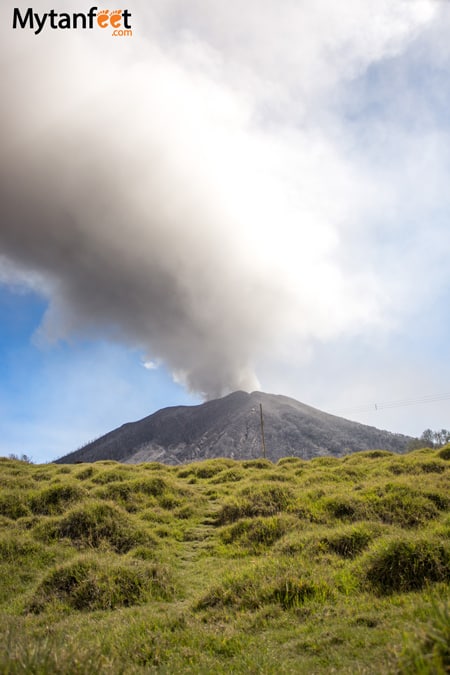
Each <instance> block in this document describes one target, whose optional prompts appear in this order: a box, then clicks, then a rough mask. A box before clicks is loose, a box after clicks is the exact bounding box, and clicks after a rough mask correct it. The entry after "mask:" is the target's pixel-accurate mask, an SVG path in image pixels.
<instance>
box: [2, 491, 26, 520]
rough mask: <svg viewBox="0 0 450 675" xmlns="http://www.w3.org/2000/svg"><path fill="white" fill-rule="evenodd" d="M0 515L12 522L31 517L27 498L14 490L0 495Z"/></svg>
mask: <svg viewBox="0 0 450 675" xmlns="http://www.w3.org/2000/svg"><path fill="white" fill-rule="evenodd" d="M0 515H1V516H6V518H11V519H12V520H17V518H22V517H23V516H28V515H30V509H29V506H28V504H27V502H26V498H25V496H24V495H23V494H20V493H18V492H15V491H12V490H11V491H5V492H3V493H2V494H1V493H0Z"/></svg>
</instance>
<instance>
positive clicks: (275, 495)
mask: <svg viewBox="0 0 450 675" xmlns="http://www.w3.org/2000/svg"><path fill="white" fill-rule="evenodd" d="M293 502H294V493H293V492H292V490H291V489H290V488H289V487H287V486H285V485H276V484H270V485H267V484H265V483H262V484H261V485H254V486H252V487H247V488H245V489H243V490H242V491H241V492H240V493H239V494H238V496H237V497H234V498H231V499H230V500H229V501H227V502H225V503H224V504H223V506H222V508H221V510H220V511H219V513H218V515H217V523H218V524H220V525H225V524H227V523H233V522H235V521H236V520H239V518H246V517H250V518H251V517H255V516H273V515H276V514H277V513H280V512H282V511H287V510H288V508H289V506H291V505H292V504H293Z"/></svg>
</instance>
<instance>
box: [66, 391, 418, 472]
mask: <svg viewBox="0 0 450 675" xmlns="http://www.w3.org/2000/svg"><path fill="white" fill-rule="evenodd" d="M260 403H261V404H262V406H263V413H264V431H265V438H266V448H267V457H268V458H269V459H271V460H273V461H276V460H278V459H279V458H280V457H286V456H289V455H294V456H296V457H303V458H306V459H309V458H312V457H316V456H318V455H335V456H339V455H344V454H347V453H349V452H355V451H358V450H369V449H374V448H383V449H385V450H393V451H396V452H402V451H403V450H405V447H406V445H407V443H408V441H409V440H410V439H409V437H407V436H402V435H400V434H391V433H389V432H388V431H380V430H379V429H376V428H375V427H367V426H365V425H363V424H357V423H355V422H350V421H348V420H345V419H342V418H341V417H335V416H334V415H329V414H327V413H324V412H321V411H320V410H317V409H315V408H311V407H310V406H307V405H304V404H303V403H299V401H296V400H295V399H292V398H288V397H286V396H275V395H272V394H263V393H261V392H258V391H255V392H253V393H252V394H247V393H245V392H243V391H236V392H234V393H233V394H230V395H229V396H225V397H224V398H220V399H216V400H214V401H208V402H207V403H203V404H202V405H197V406H178V407H173V408H163V409H162V410H159V411H158V412H156V413H154V414H153V415H150V416H149V417H145V418H144V419H142V420H140V421H139V422H131V423H128V424H124V425H123V426H121V427H119V428H118V429H115V430H114V431H111V432H110V433H108V434H106V435H105V436H102V437H101V438H98V439H97V440H96V441H93V442H92V443H89V444H88V445H86V446H85V447H84V448H81V450H77V451H75V452H72V453H70V454H69V455H66V456H65V457H62V458H61V459H59V460H58V462H59V463H74V462H95V461H98V460H102V459H114V460H117V461H119V462H128V463H132V464H135V463H138V462H151V461H158V462H164V463H166V464H180V463H184V462H190V461H194V460H200V459H208V458H212V457H233V458H235V459H249V458H255V457H261V456H262V443H261V426H260V413H259V410H260V408H259V405H260Z"/></svg>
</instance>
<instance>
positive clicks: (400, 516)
mask: <svg viewBox="0 0 450 675" xmlns="http://www.w3.org/2000/svg"><path fill="white" fill-rule="evenodd" d="M367 499H368V500H370V505H371V509H372V510H373V512H374V514H375V515H376V516H377V517H378V518H379V519H380V520H381V521H382V522H384V523H389V524H395V525H400V527H417V526H419V525H423V524H425V523H426V522H428V521H429V520H432V519H433V518H436V517H437V516H438V515H439V509H438V508H437V506H436V504H435V503H433V501H431V500H430V499H427V498H426V497H424V496H423V495H421V494H418V493H417V492H416V491H415V490H412V489H411V488H409V487H408V486H406V485H389V484H388V485H387V486H386V487H385V488H384V489H383V491H379V492H378V493H375V494H368V495H367Z"/></svg>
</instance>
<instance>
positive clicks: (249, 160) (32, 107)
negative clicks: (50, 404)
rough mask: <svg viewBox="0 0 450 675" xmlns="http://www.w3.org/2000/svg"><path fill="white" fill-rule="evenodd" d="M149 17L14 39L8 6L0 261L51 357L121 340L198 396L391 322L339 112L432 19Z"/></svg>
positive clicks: (380, 199)
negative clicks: (105, 30) (52, 345)
mask: <svg viewBox="0 0 450 675" xmlns="http://www.w3.org/2000/svg"><path fill="white" fill-rule="evenodd" d="M151 4H152V9H149V8H148V3H146V2H138V1H137V0H135V1H134V2H130V3H128V5H127V7H128V9H129V10H130V11H131V13H132V27H133V31H134V35H133V37H132V38H112V37H110V36H106V35H105V34H101V35H100V34H98V32H97V33H95V34H94V32H88V31H86V32H83V31H47V32H45V31H43V32H42V33H41V34H40V35H39V36H35V35H34V34H33V33H32V32H31V31H26V30H16V31H13V30H12V29H11V28H10V25H11V17H10V16H8V10H10V12H11V16H12V7H13V5H12V4H11V6H10V7H3V8H2V23H3V26H2V46H1V47H0V50H1V52H0V54H1V72H2V82H3V83H4V85H3V91H2V96H1V100H0V144H1V147H2V153H1V168H0V171H1V173H0V209H1V225H0V252H1V254H2V255H3V256H4V261H7V264H8V265H9V272H8V274H11V267H10V266H11V263H12V264H13V265H14V270H15V271H14V273H15V274H19V275H20V274H22V275H23V276H26V275H30V274H31V275H34V276H33V279H34V281H33V283H34V284H39V285H40V286H41V288H42V290H43V292H45V294H46V295H47V296H48V298H49V302H50V304H49V309H48V312H47V315H46V317H45V319H44V322H43V325H42V327H41V333H42V334H43V335H45V336H46V337H47V338H48V339H52V340H56V339H65V338H69V337H70V336H85V335H93V336H96V335H102V336H107V337H109V338H111V339H114V340H118V341H122V342H125V343H127V344H130V345H133V346H135V347H138V348H140V349H141V350H142V353H143V358H145V359H146V360H148V361H151V362H163V363H164V364H166V365H167V367H168V368H169V369H170V370H171V371H172V373H173V374H174V377H175V378H177V380H178V381H181V382H183V383H185V384H186V386H188V387H189V388H190V389H191V390H193V391H196V392H201V393H203V394H204V395H205V396H207V397H214V396H219V395H222V394H224V393H226V392H228V391H231V390H234V389H247V390H252V389H255V388H257V386H258V380H257V377H256V374H255V368H256V366H257V364H258V363H260V362H261V361H263V360H264V358H265V357H266V356H267V355H268V354H270V353H272V352H274V351H277V350H278V351H282V350H283V349H286V348H287V347H286V345H289V348H292V349H294V351H297V352H302V351H303V350H306V348H307V344H308V341H309V340H311V339H319V340H326V339H328V338H330V337H333V336H336V335H339V334H341V333H345V332H347V333H349V334H354V333H356V332H358V331H361V330H366V329H367V328H370V327H373V326H377V325H380V324H383V323H384V322H385V321H387V320H388V319H387V318H386V316H387V315H386V302H385V298H384V297H382V296H383V294H382V293H381V292H380V286H379V279H378V278H377V276H376V273H375V271H374V266H372V265H370V264H366V263H367V261H366V260H365V259H364V251H362V250H359V252H358V254H357V255H356V256H354V257H352V259H349V256H348V250H349V249H348V245H347V244H348V240H349V238H351V237H352V236H353V234H354V232H355V231H357V229H358V226H359V225H360V223H361V221H362V220H363V219H364V218H365V216H366V214H367V209H368V205H369V207H371V206H373V205H374V204H375V203H376V204H377V208H379V209H381V208H383V206H384V205H385V203H386V202H387V201H388V200H389V192H388V191H386V193H385V192H383V186H381V188H380V186H378V188H377V189H376V190H375V191H374V188H373V182H372V180H371V178H370V177H369V176H368V175H367V173H366V172H365V170H362V167H361V164H360V163H359V162H358V161H357V159H355V155H354V153H353V152H352V149H351V143H350V141H349V139H348V138H346V137H345V136H343V135H342V134H340V131H341V130H340V126H339V122H338V116H337V115H336V113H335V111H334V109H333V106H335V105H336V100H337V98H338V94H339V90H340V87H342V86H344V85H345V84H346V83H348V82H349V81H350V80H351V79H352V78H355V77H357V76H358V75H360V74H361V73H363V72H364V70H365V69H366V68H367V67H368V66H369V65H370V64H372V63H376V62H378V61H380V60H381V59H383V58H386V57H392V56H393V55H395V54H398V53H399V52H401V50H402V49H404V48H405V46H407V45H408V44H409V43H410V42H411V40H412V39H413V38H414V36H416V35H417V33H418V31H420V30H421V29H422V28H423V27H425V26H427V25H428V23H429V22H430V21H431V20H432V18H433V17H434V15H435V13H436V11H437V10H436V9H434V8H433V6H432V3H430V4H429V3H427V2H410V1H409V0H408V2H400V1H399V2H397V3H395V6H393V4H392V2H390V0H389V2H388V1H386V2H380V0H376V2H375V0H374V1H373V2H370V1H369V0H368V1H367V2H366V3H360V2H356V1H355V2H348V3H346V7H345V11H344V8H343V7H342V6H338V5H339V3H338V4H337V3H335V2H333V1H332V0H329V1H325V0H323V1H322V2H317V3H309V4H310V6H309V7H308V6H307V5H308V3H299V2H288V3H286V4H285V6H284V5H283V7H284V9H283V10H282V11H280V7H279V4H278V3H277V2H275V0H273V1H272V0H267V2H264V3H260V2H246V3H242V2H231V3H223V2H219V1H217V2H213V3H204V2H192V3H191V2H190V3H189V4H188V5H186V3H181V2H180V3H179V2H176V1H169V2H167V0H165V1H164V2H153V3H151ZM434 4H435V5H436V6H437V5H438V3H434ZM4 5H9V3H4ZM312 5H314V8H313V7H312ZM187 7H189V15H188V14H187V12H188V10H187ZM48 9H49V8H48V7H46V6H45V3H42V2H39V3H35V4H34V10H35V11H42V12H43V11H48ZM87 9H88V8H86V11H87ZM375 193H376V194H375ZM346 251H347V254H346V253H345V252H346ZM5 265H6V263H5ZM4 269H6V267H5V268H4ZM4 274H6V272H4ZM36 279H37V280H38V281H36Z"/></svg>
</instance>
